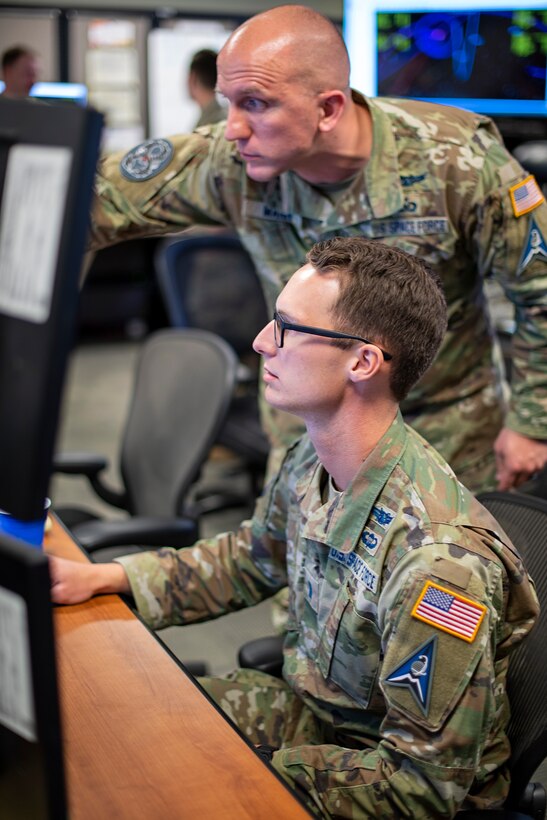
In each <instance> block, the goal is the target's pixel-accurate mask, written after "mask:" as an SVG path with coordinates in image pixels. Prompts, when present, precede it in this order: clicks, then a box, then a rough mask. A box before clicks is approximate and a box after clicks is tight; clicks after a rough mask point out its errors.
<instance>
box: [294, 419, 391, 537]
mask: <svg viewBox="0 0 547 820" xmlns="http://www.w3.org/2000/svg"><path fill="white" fill-rule="evenodd" d="M406 444H407V431H406V427H405V423H404V421H403V417H402V415H401V413H400V411H398V412H397V415H396V416H395V419H394V420H393V423H392V424H391V425H390V427H389V429H388V430H387V431H386V432H385V433H384V435H383V436H382V438H381V439H380V441H379V442H378V444H377V445H376V447H375V448H374V449H373V450H372V452H371V453H369V455H368V456H367V458H366V459H365V461H364V462H363V464H362V466H361V469H360V470H359V472H358V473H357V475H356V476H355V478H354V479H353V481H352V482H351V484H350V485H349V487H348V488H347V489H346V490H345V492H343V493H342V494H341V496H340V497H339V498H337V499H334V500H333V501H331V502H326V503H323V501H322V498H321V485H322V484H323V482H324V478H325V475H324V473H325V471H324V468H323V466H322V465H321V463H320V462H319V460H317V462H316V464H315V465H314V468H313V471H311V472H307V473H306V474H305V475H303V476H302V477H301V478H300V479H299V480H298V483H297V485H296V488H295V489H296V492H297V495H298V497H299V499H301V500H300V504H301V509H304V510H306V513H307V514H306V518H305V521H304V523H303V527H302V536H303V537H304V538H309V539H311V540H313V541H319V542H320V543H324V544H326V545H327V546H329V547H334V548H335V549H337V550H339V551H340V552H351V551H352V550H353V549H354V548H355V545H356V543H357V542H358V541H359V539H360V537H361V533H362V532H363V527H364V526H365V524H366V522H367V521H368V519H369V518H370V515H371V511H372V508H373V506H374V503H375V501H376V500H377V498H378V496H379V495H380V494H381V492H382V490H383V488H384V486H385V485H386V483H387V481H388V479H389V477H390V475H391V474H392V472H393V470H394V469H395V467H396V465H397V464H398V463H399V461H400V460H401V458H402V456H403V453H404V450H405V447H406Z"/></svg>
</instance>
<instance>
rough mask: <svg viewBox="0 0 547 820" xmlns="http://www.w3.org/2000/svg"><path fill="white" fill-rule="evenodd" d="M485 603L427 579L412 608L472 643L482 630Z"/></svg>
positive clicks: (422, 618) (418, 615) (414, 613)
mask: <svg viewBox="0 0 547 820" xmlns="http://www.w3.org/2000/svg"><path fill="white" fill-rule="evenodd" d="M485 613H486V607H485V606H484V605H483V604H478V603H477V602H476V601H472V600H471V599H470V598H465V597H464V596H463V595H458V594H457V593H456V592H452V590H450V589H447V588H446V587H442V586H440V585H439V584H434V583H433V582H432V581H426V583H425V584H424V586H423V589H422V591H421V592H420V595H419V597H418V600H417V601H416V603H415V604H414V607H413V609H412V617H413V618H417V619H418V620H419V621H423V622H424V623H426V624H430V625H431V626H434V627H436V628H437V629H441V630H442V631H443V632H448V633H449V634H450V635H454V636H455V637H456V638H461V639H462V640H464V641H467V642H468V643H472V642H473V641H474V640H475V638H476V636H477V632H478V631H479V627H480V625H481V623H482V620H483V618H484V615H485Z"/></svg>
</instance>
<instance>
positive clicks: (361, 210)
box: [278, 91, 405, 232]
mask: <svg viewBox="0 0 547 820" xmlns="http://www.w3.org/2000/svg"><path fill="white" fill-rule="evenodd" d="M352 95H353V101H354V103H356V104H357V105H362V106H367V107H368V109H369V111H370V114H371V116H372V146H373V147H372V154H371V157H370V159H369V161H368V162H367V164H366V165H365V166H364V168H363V169H362V170H361V171H359V172H358V173H357V174H356V175H355V177H353V179H352V180H351V181H349V182H348V187H347V188H346V189H345V190H341V191H338V192H336V193H334V194H333V195H332V196H329V191H328V189H326V190H324V191H323V190H322V189H321V186H313V185H310V183H308V182H306V181H305V180H303V179H302V178H301V177H299V176H298V175H297V174H295V173H293V172H292V171H287V172H286V173H284V174H281V176H280V177H279V189H278V191H279V194H278V195H279V198H280V200H281V202H282V207H283V210H284V212H285V213H290V214H291V215H292V217H293V218H294V221H295V222H297V221H298V222H300V221H301V220H302V219H304V220H308V221H310V222H312V223H315V224H316V226H317V228H318V229H319V228H320V229H321V231H322V232H328V231H330V230H336V231H340V230H341V229H343V228H345V227H351V226H353V225H358V224H360V223H361V222H368V221H369V220H371V219H380V218H383V217H386V216H389V215H391V214H394V213H397V212H398V211H400V210H401V208H402V207H403V205H404V199H405V197H404V193H403V187H402V185H401V178H400V176H401V175H400V170H399V163H398V158H397V145H396V141H395V136H394V134H393V130H392V127H391V122H390V119H389V117H388V116H387V114H386V113H385V112H384V111H383V110H382V109H381V108H380V107H378V106H377V105H376V104H375V102H374V101H373V100H371V99H368V98H365V97H364V96H363V95H362V94H359V93H358V92H355V91H354V92H352ZM382 180H384V181H385V183H386V184H380V183H381V181H382ZM333 201H334V207H333Z"/></svg>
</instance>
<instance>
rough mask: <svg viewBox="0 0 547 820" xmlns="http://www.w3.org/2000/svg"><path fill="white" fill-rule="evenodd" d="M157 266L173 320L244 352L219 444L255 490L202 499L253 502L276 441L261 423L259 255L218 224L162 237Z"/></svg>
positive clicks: (218, 503) (208, 504)
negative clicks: (254, 258)
mask: <svg viewBox="0 0 547 820" xmlns="http://www.w3.org/2000/svg"><path fill="white" fill-rule="evenodd" d="M155 267H156V274H157V280H158V285H159V290H160V293H161V294H162V296H163V300H164V303H165V309H166V313H167V315H168V318H169V321H170V322H171V324H172V325H173V326H175V327H198V328H203V329H205V330H210V331H212V332H213V333H217V334H218V335H219V336H222V337H223V339H225V340H226V341H227V342H228V344H230V346H231V347H232V348H233V349H234V351H235V353H236V354H237V356H238V358H239V368H238V382H237V388H236V390H235V391H234V397H233V400H232V403H231V405H230V409H229V411H228V415H227V417H226V420H225V422H224V424H223V425H222V427H221V429H220V431H219V435H218V438H217V442H218V443H219V444H221V445H224V446H225V447H227V448H228V449H229V450H231V451H232V452H234V453H235V454H236V455H237V456H239V457H240V459H242V461H243V464H244V466H245V470H246V471H247V474H248V476H249V478H250V487H249V492H248V493H244V494H243V496H242V495H241V494H237V493H235V494H234V492H233V488H226V487H224V488H223V489H222V490H221V492H220V493H219V492H214V491H210V494H209V498H207V496H203V497H202V498H201V503H202V505H203V507H204V508H211V509H215V508H222V507H223V506H232V505H235V504H238V503H242V504H244V505H246V506H251V505H252V504H253V502H254V499H255V498H256V496H257V495H259V493H260V490H261V488H262V480H263V477H264V471H265V467H266V461H267V458H268V453H269V447H270V445H269V441H268V438H267V436H266V435H265V433H264V432H263V430H262V427H261V424H260V418H259V412H258V376H259V357H258V356H257V354H256V353H255V352H254V351H253V349H252V342H253V339H254V338H255V336H256V334H257V333H258V332H259V330H261V328H262V327H264V325H265V324H266V323H267V322H268V318H269V317H268V313H267V309H266V304H265V301H264V296H263V293H262V287H261V285H260V282H259V280H258V277H257V274H256V270H255V267H254V264H253V261H252V259H251V257H250V256H249V254H248V253H247V251H246V250H245V248H244V247H243V245H242V244H241V242H240V240H239V238H238V237H237V236H236V235H235V234H233V233H229V232H227V231H223V230H219V231H214V232H213V231H208V232H205V233H199V234H197V233H194V232H192V233H188V234H187V235H183V236H178V237H175V238H170V239H165V240H163V241H162V242H161V243H160V244H159V246H158V248H157V249H156V254H155Z"/></svg>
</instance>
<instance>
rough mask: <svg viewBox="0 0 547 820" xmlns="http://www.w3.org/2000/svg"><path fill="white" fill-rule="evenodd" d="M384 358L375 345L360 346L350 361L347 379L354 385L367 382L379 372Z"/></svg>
mask: <svg viewBox="0 0 547 820" xmlns="http://www.w3.org/2000/svg"><path fill="white" fill-rule="evenodd" d="M383 361H384V357H383V356H382V353H381V351H380V349H379V348H377V347H376V345H360V346H359V349H358V350H357V351H356V354H355V357H354V358H353V359H352V362H351V366H350V370H349V378H350V380H351V381H352V382H354V383H355V384H357V383H359V382H364V381H368V380H369V379H371V378H373V376H375V375H376V374H377V373H378V371H379V370H380V368H381V366H382V363H383Z"/></svg>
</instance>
